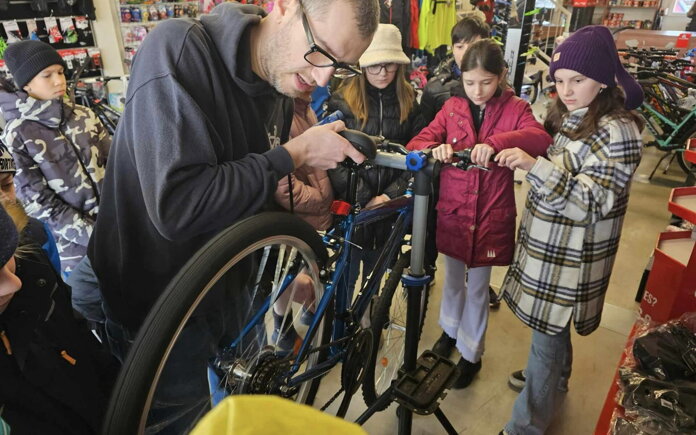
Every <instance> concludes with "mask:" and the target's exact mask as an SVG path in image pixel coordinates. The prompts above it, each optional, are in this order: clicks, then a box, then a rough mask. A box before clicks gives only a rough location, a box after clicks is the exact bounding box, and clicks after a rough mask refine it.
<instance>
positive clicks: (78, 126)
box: [0, 91, 111, 272]
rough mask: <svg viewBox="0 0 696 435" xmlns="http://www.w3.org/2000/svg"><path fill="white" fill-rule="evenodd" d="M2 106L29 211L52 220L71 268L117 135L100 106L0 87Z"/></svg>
mask: <svg viewBox="0 0 696 435" xmlns="http://www.w3.org/2000/svg"><path fill="white" fill-rule="evenodd" d="M0 111H1V112H2V116H3V117H4V118H5V121H7V125H6V126H5V129H4V130H3V132H2V136H1V139H2V141H3V142H4V143H5V145H7V147H8V149H9V150H10V152H11V153H12V156H13V157H14V160H15V164H16V166H17V173H16V174H15V180H14V182H15V187H16V188H17V197H18V198H19V200H20V201H22V203H23V204H24V208H25V209H26V211H27V214H28V215H29V216H31V217H34V218H36V219H39V220H41V221H43V222H46V223H48V225H49V227H50V228H51V231H52V232H53V235H54V236H55V238H56V243H57V245H58V252H59V254H60V261H61V265H62V267H63V270H64V271H66V272H69V271H70V270H72V268H73V267H74V266H75V265H76V264H77V263H78V262H79V261H80V260H81V259H82V257H84V256H85V254H86V252H87V244H88V242H89V237H90V234H91V233H92V227H93V225H94V221H95V219H96V217H97V212H98V211H99V196H100V193H101V188H102V180H103V178H104V173H105V167H106V159H107V156H108V154H109V147H110V145H111V139H110V137H109V135H108V133H107V132H106V130H105V129H104V126H103V125H102V123H101V122H100V121H99V119H98V118H97V117H96V115H95V114H94V112H92V111H91V110H89V109H88V108H86V107H83V106H79V105H69V104H67V103H66V102H65V101H64V100H62V99H56V100H46V101H42V100H36V99H34V98H32V97H29V96H28V95H27V94H26V93H24V92H22V91H20V92H17V93H9V92H0Z"/></svg>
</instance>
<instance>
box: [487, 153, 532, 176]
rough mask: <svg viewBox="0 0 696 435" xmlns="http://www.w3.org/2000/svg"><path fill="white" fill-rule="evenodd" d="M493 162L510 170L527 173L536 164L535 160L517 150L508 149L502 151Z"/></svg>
mask: <svg viewBox="0 0 696 435" xmlns="http://www.w3.org/2000/svg"><path fill="white" fill-rule="evenodd" d="M495 161H496V162H498V165H499V166H505V167H507V168H510V169H513V170H514V169H522V170H525V171H529V170H530V169H532V166H534V164H535V163H536V159H535V158H534V157H532V156H530V155H529V154H527V153H526V152H524V151H522V150H521V149H519V148H508V149H505V150H502V151H501V152H499V153H498V154H496V156H495Z"/></svg>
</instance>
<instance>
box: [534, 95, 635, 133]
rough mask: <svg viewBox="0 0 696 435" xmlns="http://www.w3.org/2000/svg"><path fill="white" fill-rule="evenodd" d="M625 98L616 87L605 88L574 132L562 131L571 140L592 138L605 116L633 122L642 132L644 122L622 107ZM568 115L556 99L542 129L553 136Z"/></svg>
mask: <svg viewBox="0 0 696 435" xmlns="http://www.w3.org/2000/svg"><path fill="white" fill-rule="evenodd" d="M624 101H625V96H624V93H623V90H621V88H619V87H618V86H614V87H611V88H606V89H604V91H601V92H600V93H599V94H597V96H596V97H595V99H594V100H592V103H590V105H589V106H588V110H587V114H586V115H585V117H584V118H583V120H582V122H580V125H579V126H578V128H577V129H576V130H574V131H563V132H562V133H563V134H564V135H566V136H568V137H569V138H570V139H571V140H580V139H585V138H588V137H590V136H592V135H593V134H594V133H595V132H596V131H597V130H598V129H599V121H600V119H602V118H603V117H605V116H609V117H610V118H611V119H620V120H623V121H627V122H631V121H633V122H635V123H636V125H637V126H638V130H643V126H644V125H645V121H644V120H643V118H642V117H641V116H640V115H639V114H638V113H637V112H636V111H635V110H627V109H626V108H625V107H624ZM566 113H568V108H567V107H566V106H565V104H563V102H562V101H561V99H560V98H558V97H557V98H556V103H555V104H554V105H552V106H551V108H550V109H549V113H548V116H547V117H546V121H544V128H546V131H548V132H549V134H550V135H552V136H553V135H555V134H556V133H558V132H560V131H561V125H562V124H563V117H564V116H565V115H566Z"/></svg>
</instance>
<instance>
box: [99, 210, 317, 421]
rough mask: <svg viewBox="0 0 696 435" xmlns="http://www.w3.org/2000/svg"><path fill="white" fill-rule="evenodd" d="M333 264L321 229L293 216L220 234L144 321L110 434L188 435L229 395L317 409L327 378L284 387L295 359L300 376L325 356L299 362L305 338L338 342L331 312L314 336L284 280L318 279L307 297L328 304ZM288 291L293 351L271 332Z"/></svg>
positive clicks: (116, 394)
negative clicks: (328, 265)
mask: <svg viewBox="0 0 696 435" xmlns="http://www.w3.org/2000/svg"><path fill="white" fill-rule="evenodd" d="M326 259H327V253H326V249H325V247H324V245H323V242H322V240H321V238H319V236H318V235H317V233H316V231H314V229H313V228H312V227H311V226H310V225H309V224H307V223H306V222H304V221H302V220H301V219H299V218H298V217H296V216H294V215H290V214H287V213H263V214H260V215H257V216H253V217H250V218H248V219H245V220H243V221H241V222H239V223H238V224H236V225H233V226H232V227H230V228H228V229H226V230H224V231H222V232H221V233H220V234H218V235H217V236H215V237H214V238H213V239H212V240H210V241H209V242H208V243H207V244H206V245H205V246H204V247H203V248H201V249H200V250H199V251H198V252H197V253H195V255H193V257H192V258H191V259H190V260H189V261H188V263H187V264H186V265H185V266H184V267H183V268H182V269H181V271H180V272H179V273H178V274H177V275H176V277H174V279H173V280H172V281H171V283H170V284H169V286H168V287H167V289H166V290H165V292H164V293H163V294H162V296H161V297H160V298H159V299H158V300H157V302H156V304H155V306H154V307H153V308H152V310H151V311H150V313H149V315H148V317H147V318H146V320H145V322H144V323H143V325H142V327H141V329H140V332H139V333H138V336H137V338H136V340H135V342H134V344H133V346H132V348H131V349H130V351H129V354H128V357H127V359H126V361H125V364H124V366H123V368H122V370H121V373H120V375H119V377H118V379H117V381H116V385H115V387H114V391H113V393H112V396H111V401H110V405H109V409H108V411H107V415H106V418H105V421H104V426H103V429H104V430H103V432H104V433H106V434H123V433H155V432H156V433H187V432H189V431H190V429H191V428H193V426H194V425H195V423H196V422H197V421H198V420H199V419H200V418H201V417H202V416H203V415H204V414H205V413H206V412H207V411H208V410H209V409H210V408H211V407H212V406H213V405H214V404H215V403H216V402H217V401H218V400H219V399H220V397H219V396H225V395H229V394H264V393H277V394H281V395H283V396H284V397H288V398H292V399H294V400H296V401H299V402H303V403H311V402H312V400H313V396H314V394H316V390H317V388H318V385H319V382H320V379H319V378H313V379H308V380H307V381H305V382H303V383H301V384H300V385H299V386H297V387H296V388H284V387H287V386H285V385H284V384H283V379H284V377H283V374H284V373H287V371H288V370H289V369H290V367H291V365H292V364H293V363H295V362H298V366H299V368H298V370H297V373H298V374H302V373H305V372H306V371H307V370H308V369H309V368H311V367H314V366H315V365H316V364H317V363H318V362H319V361H320V360H321V359H322V358H323V357H324V355H322V352H323V351H316V352H310V353H309V354H308V357H307V359H306V360H304V361H296V360H295V359H294V358H295V355H296V350H297V344H298V343H299V340H305V341H309V343H311V346H312V348H315V347H318V346H320V345H321V344H323V343H325V342H326V341H328V339H329V336H330V333H329V328H330V327H331V315H330V313H331V306H330V307H329V308H327V311H326V315H325V316H323V317H322V319H320V321H319V322H318V324H317V325H316V328H315V329H314V333H313V334H309V333H308V332H307V330H304V331H303V330H302V328H301V327H300V326H299V325H300V323H299V322H297V321H296V319H299V317H300V316H301V309H300V306H298V303H297V298H296V297H295V296H296V293H297V292H298V291H299V290H298V287H299V286H297V285H291V286H284V285H283V283H286V284H287V283H288V282H290V281H291V280H292V277H293V276H296V275H297V274H299V273H300V272H302V273H304V274H306V277H309V278H310V280H311V281H310V283H309V284H308V285H305V286H304V293H303V294H302V297H303V298H304V299H303V300H302V301H303V302H309V300H310V299H314V300H315V301H317V302H318V301H319V300H320V298H321V297H322V295H323V289H324V288H323V285H322V283H321V281H320V279H319V275H320V271H321V267H322V265H323V264H324V262H325V261H326ZM293 282H299V280H296V281H293ZM305 282H306V280H305ZM283 290H284V291H285V292H290V298H289V301H288V303H287V307H286V308H285V309H284V312H283V313H282V314H288V315H289V319H291V320H289V321H286V322H284V324H283V325H281V326H280V328H279V329H280V330H281V331H285V330H286V329H285V326H287V323H292V325H293V327H294V328H295V330H296V331H297V334H298V337H299V338H298V339H297V340H295V348H294V349H291V350H288V349H280V348H279V345H278V344H279V342H280V341H281V339H282V337H283V335H282V334H278V336H277V337H275V338H274V337H273V335H274V334H273V333H272V332H271V331H273V330H274V326H275V325H274V312H273V310H274V308H273V306H274V304H273V303H272V301H277V300H279V298H281V297H282V295H280V293H281V292H283ZM283 294H285V293H283ZM276 295H279V296H278V298H276ZM277 304H278V303H276V304H275V305H277ZM290 313H292V315H290ZM277 317H280V318H283V319H287V318H288V317H286V316H284V315H281V316H277Z"/></svg>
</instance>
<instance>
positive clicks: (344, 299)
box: [104, 131, 487, 434]
mask: <svg viewBox="0 0 696 435" xmlns="http://www.w3.org/2000/svg"><path fill="white" fill-rule="evenodd" d="M341 134H343V135H344V136H345V137H346V138H348V139H349V140H350V141H351V143H353V145H354V146H356V148H357V149H358V150H359V151H361V152H362V153H363V154H365V155H366V156H368V157H369V158H370V161H372V162H373V163H371V164H375V165H380V166H387V167H391V168H396V169H402V170H405V169H408V170H411V171H414V173H415V185H414V187H413V189H412V190H411V189H409V191H407V192H406V193H405V194H404V195H403V196H400V197H398V198H394V199H392V200H390V201H388V202H386V203H383V204H380V205H378V206H375V207H370V208H365V209H360V207H359V205H358V204H357V201H355V198H356V185H357V175H356V174H357V167H355V166H352V165H349V166H350V167H351V177H350V181H349V186H350V187H349V192H350V193H349V197H350V198H351V199H352V200H353V201H352V203H347V202H335V203H334V206H333V211H334V213H335V214H336V215H337V216H338V218H337V220H338V222H337V223H336V225H335V226H334V227H333V228H332V229H331V230H329V231H328V232H327V233H326V234H325V235H324V236H323V237H320V236H319V235H318V234H317V233H316V231H314V230H313V229H312V228H311V227H310V226H309V225H308V224H307V223H305V222H304V221H302V220H301V219H299V218H297V217H296V216H294V215H291V214H287V213H271V212H268V213H262V214H259V215H257V216H253V217H250V218H247V219H245V220H243V221H241V222H239V223H237V224H236V225H233V226H232V227H230V228H228V229H226V230H224V231H222V232H221V233H220V234H219V235H217V236H216V237H214V238H213V239H212V240H210V241H209V242H208V243H207V244H206V245H205V246H204V247H203V248H201V250H200V251H199V252H198V253H196V254H195V255H193V257H192V258H191V260H190V261H189V262H188V263H187V264H186V266H184V268H183V269H182V270H181V271H180V272H179V274H177V276H176V277H175V278H174V279H173V280H172V281H171V283H170V285H169V286H168V288H167V290H166V291H165V292H164V294H163V295H162V296H161V297H160V298H159V300H158V301H157V303H156V304H155V306H154V307H153V309H152V310H151V312H150V314H149V315H148V317H147V319H146V320H145V322H144V324H143V326H142V327H141V330H140V333H139V334H138V337H137V338H136V340H135V343H134V344H133V347H132V348H131V350H130V352H129V355H128V358H127V359H126V362H125V364H124V366H123V369H122V371H121V374H120V376H119V378H118V380H117V383H116V386H115V389H114V393H113V395H112V398H111V404H110V407H109V411H108V413H107V416H106V419H105V422H104V432H105V433H107V434H111V433H114V434H116V433H119V434H120V433H134V432H138V433H143V432H146V431H147V430H149V429H153V430H155V431H159V430H161V429H163V427H162V426H161V425H157V422H155V421H154V418H155V417H154V414H155V413H157V412H158V411H161V408H159V406H160V405H162V404H161V403H159V402H157V401H156V394H155V392H156V389H157V385H158V383H159V382H160V381H161V380H162V379H163V377H166V376H167V370H168V368H169V367H168V366H167V362H168V358H169V356H170V354H172V352H174V353H176V352H178V349H179V348H177V345H179V343H186V342H185V340H186V336H185V332H186V331H185V330H186V328H185V326H186V327H187V328H192V327H195V326H197V325H198V326H200V323H201V320H200V319H201V318H204V317H205V318H206V319H211V318H212V319H213V320H212V321H209V322H208V323H205V325H204V326H205V327H206V328H208V327H210V326H211V325H213V326H214V327H220V328H221V329H220V330H219V331H215V337H214V339H213V340H211V342H212V343H213V346H212V348H206V349H207V351H208V352H209V354H208V355H205V356H204V357H203V358H200V359H201V362H200V364H198V367H199V369H198V370H199V371H200V372H201V373H197V376H198V378H199V379H200V378H202V377H208V382H209V383H210V384H211V388H210V389H206V391H202V390H201V391H199V392H200V395H201V397H200V398H198V399H199V400H196V401H192V403H193V405H191V406H190V407H187V408H186V409H183V410H180V412H178V413H174V414H173V413H171V412H169V413H168V420H167V422H166V423H172V421H171V420H176V419H177V418H178V419H181V420H186V421H185V422H184V423H185V427H183V428H182V429H181V430H188V429H190V427H191V426H190V423H193V422H195V421H196V420H197V419H199V418H200V417H202V415H203V414H204V413H205V412H207V411H208V409H209V408H210V406H211V404H214V403H216V401H217V400H219V398H221V397H223V396H225V395H230V394H277V395H280V396H282V397H285V398H288V399H293V400H295V401H298V402H301V403H306V404H313V403H314V402H315V399H316V398H317V393H318V390H319V386H320V382H321V380H322V378H323V377H324V376H325V375H326V374H328V373H329V372H330V371H331V370H332V369H334V368H335V367H337V365H338V364H339V363H342V368H341V388H340V389H339V390H338V392H337V393H336V394H334V395H333V396H331V397H330V398H329V400H328V401H327V402H326V403H325V404H324V406H323V407H322V410H325V409H326V408H327V407H328V406H329V405H330V404H331V403H332V402H334V401H335V400H336V399H337V397H338V396H339V395H340V394H342V393H345V394H344V395H343V400H342V401H341V403H340V406H339V408H338V412H337V415H339V416H341V417H343V416H345V413H346V411H347V409H348V406H349V404H350V400H351V397H352V396H353V395H354V394H355V393H356V392H357V390H358V388H359V387H360V386H361V385H362V387H363V391H364V393H365V394H364V395H363V396H364V399H365V401H366V403H367V404H368V405H372V407H371V412H376V411H378V410H381V409H384V408H386V407H387V406H388V404H389V401H388V400H387V399H388V398H387V399H385V397H387V395H388V394H391V389H392V382H393V381H394V380H395V379H397V378H398V377H400V376H401V375H402V374H403V373H404V370H405V371H406V372H409V370H413V369H414V368H416V367H415V365H416V364H415V361H416V351H417V341H418V338H419V336H420V330H421V328H422V325H423V321H424V317H425V309H426V306H427V297H428V292H427V291H423V292H422V293H415V292H410V291H409V292H406V293H404V292H402V291H399V290H397V287H398V284H399V278H401V275H402V272H403V271H404V269H405V268H407V267H409V261H410V269H409V271H410V274H409V277H407V278H404V280H405V281H406V282H405V284H406V286H407V287H408V288H409V289H410V288H412V287H414V286H422V285H425V284H427V283H428V282H429V281H430V277H428V276H426V275H425V273H424V269H423V256H424V244H425V228H426V216H427V207H428V206H427V204H428V194H429V192H430V184H429V180H430V178H431V177H432V176H433V174H435V175H437V172H438V170H439V167H440V164H439V162H436V161H435V160H433V159H431V158H429V157H428V156H427V155H426V154H425V153H423V152H408V151H407V150H406V149H405V148H404V147H403V146H401V145H398V144H391V143H388V142H386V141H382V142H379V141H375V140H374V139H373V138H370V137H369V136H366V135H364V134H362V133H359V132H353V131H345V132H342V133H341ZM376 143H380V146H381V149H382V151H379V152H377V151H376V150H375V144H376ZM457 157H459V158H460V161H459V162H458V163H456V164H455V166H457V167H459V168H461V169H463V170H468V169H470V168H473V167H477V168H481V167H479V166H476V165H474V164H473V163H472V162H471V160H470V158H469V157H470V156H469V150H467V151H464V152H459V153H458V154H457ZM481 169H487V168H481ZM393 216H396V220H395V221H394V224H393V227H392V231H391V232H390V234H389V237H388V239H387V242H386V243H385V246H384V247H383V249H382V250H381V253H380V255H379V259H378V260H377V263H376V265H375V267H374V269H373V271H372V272H371V273H370V274H369V276H368V277H366V279H365V280H364V284H363V285H362V287H361V288H360V289H359V292H358V294H357V296H356V297H355V299H354V300H351V295H349V294H347V291H346V288H347V285H346V284H347V282H346V281H345V280H346V277H347V276H348V270H347V266H348V264H349V263H348V259H349V256H350V253H351V251H352V249H354V248H355V246H354V245H353V243H352V241H351V237H352V234H353V232H354V230H355V228H356V227H357V226H359V225H369V224H370V223H373V222H377V221H379V220H382V219H385V218H389V217H393ZM409 224H412V225H411V227H412V230H413V231H412V236H411V239H410V241H409V242H406V241H405V236H406V234H407V230H408V227H409ZM408 244H410V245H412V250H411V251H406V252H404V253H401V249H402V247H403V246H405V245H408ZM397 254H399V259H398V260H397V261H396V263H395V265H394V266H393V269H392V270H391V273H390V274H389V278H388V279H387V285H385V286H384V287H383V288H382V291H381V292H380V293H379V296H378V297H377V299H376V301H375V303H374V305H375V309H374V310H372V311H373V312H372V315H371V316H370V318H371V324H370V326H369V327H366V328H365V327H363V326H362V325H361V319H362V318H363V315H365V313H368V312H369V311H368V308H369V306H370V302H371V301H372V300H373V297H374V296H375V295H377V290H378V289H379V287H380V285H381V282H382V278H383V276H384V274H385V271H386V268H387V267H388V264H389V262H390V260H391V259H392V258H394V257H395V256H396V255H397ZM302 275H304V276H305V278H304V279H300V278H299V277H300V276H302ZM296 280H297V281H296ZM298 283H300V284H298ZM302 283H304V284H302ZM307 283H309V284H307ZM418 288H420V287H418ZM298 292H299V293H300V295H299V296H300V297H298V294H297V293H298ZM283 299H285V301H286V302H287V306H286V307H285V308H284V311H283V312H281V313H275V311H274V310H275V307H277V306H278V304H279V303H280V302H281V301H282V300H283ZM406 299H407V300H408V303H407V304H406V305H407V312H406V313H404V312H403V306H404V304H403V302H404V300H406ZM225 303H237V305H230V306H236V307H238V309H237V310H236V312H234V313H230V312H231V311H232V310H229V311H230V312H228V310H226V309H225V308H224V306H225V305H224V304H225ZM300 306H304V307H305V308H307V309H309V310H310V312H311V308H312V307H313V308H314V314H313V315H312V321H311V323H310V324H309V326H308V327H307V328H306V330H304V331H299V332H298V333H299V334H300V335H301V340H297V341H296V343H295V345H294V347H293V348H292V349H281V348H280V347H279V346H278V339H279V338H280V334H278V337H276V339H272V338H273V334H272V333H271V331H273V330H274V326H279V328H278V329H279V330H280V331H283V330H284V329H283V328H284V324H281V325H274V322H277V320H274V316H273V314H274V313H275V314H276V316H278V317H280V318H282V319H283V323H284V322H285V321H286V320H285V319H287V318H288V317H287V315H288V314H290V319H292V320H291V322H292V324H293V325H294V327H295V328H296V329H301V328H299V317H300V313H301V312H302V310H301V308H300ZM278 317H276V319H277V318H278ZM407 324H410V325H412V326H414V325H415V326H416V329H417V331H415V332H414V329H413V328H412V327H411V329H410V331H411V332H410V334H411V337H414V338H411V339H406V337H405V335H404V334H403V332H404V330H407V331H408V330H409V327H406V328H405V326H406V325H407ZM223 326H224V328H223ZM211 334H212V332H211ZM182 337H183V338H182ZM180 338H181V340H182V341H181V342H179V341H178V340H179V339H180ZM380 344H381V346H380ZM179 346H186V344H181V345H179ZM186 352H188V353H186ZM186 352H185V354H186V355H189V353H190V354H191V358H196V353H195V352H193V351H189V348H186ZM432 355H435V354H432ZM429 358H430V360H432V359H433V357H432V356H431V357H429ZM430 362H432V361H430ZM446 362H447V363H448V364H450V365H451V370H449V371H447V370H445V372H447V373H448V374H447V375H442V374H441V373H440V374H438V378H439V380H438V381H437V382H439V383H440V384H441V387H442V390H440V391H435V393H436V396H435V399H438V398H439V397H440V395H441V394H442V391H443V390H444V389H446V388H447V387H448V385H449V384H451V382H453V381H454V379H455V378H456V367H455V366H454V364H453V363H451V362H450V361H449V360H446ZM402 363H403V365H404V366H403V370H400V369H402ZM445 369H447V367H445ZM367 373H369V375H367ZM443 373H444V372H443ZM192 375H193V374H192ZM408 382H410V383H409V385H411V384H412V381H408ZM383 393H384V394H383ZM423 403H424V402H423ZM423 406H426V405H423ZM426 407H427V410H429V411H430V412H431V413H432V412H435V413H436V415H437V416H438V419H440V421H441V422H442V421H443V420H442V419H444V420H446V418H445V417H444V415H442V414H441V411H439V409H436V408H437V407H436V406H435V407H433V405H432V403H431V402H428V404H427V406H426ZM414 408H416V407H414ZM418 409H420V408H418ZM170 411H171V410H170ZM151 412H152V414H151ZM438 412H439V414H438ZM369 415H371V414H369ZM369 415H368V414H364V415H363V416H362V417H361V419H359V420H360V421H363V422H364V420H366V419H367V418H369ZM400 418H402V419H403V421H404V423H403V424H404V425H409V427H410V413H408V412H402V415H401V416H400ZM153 425H154V426H153ZM443 425H445V423H444V422H443ZM446 427H447V426H446ZM449 428H450V429H448V431H450V432H452V431H453V429H451V425H450V426H449ZM409 430H410V429H409Z"/></svg>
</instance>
